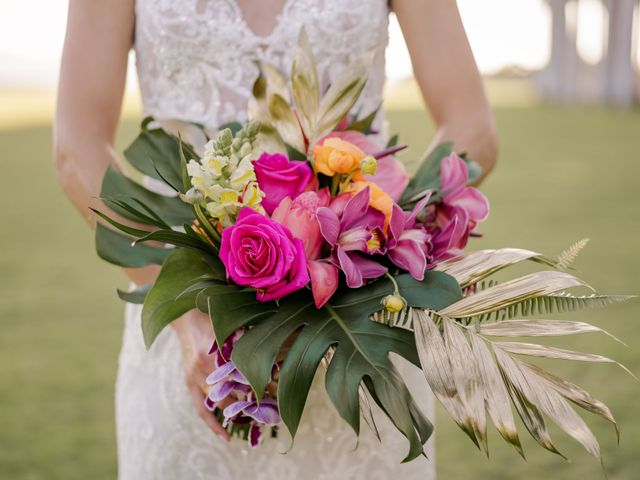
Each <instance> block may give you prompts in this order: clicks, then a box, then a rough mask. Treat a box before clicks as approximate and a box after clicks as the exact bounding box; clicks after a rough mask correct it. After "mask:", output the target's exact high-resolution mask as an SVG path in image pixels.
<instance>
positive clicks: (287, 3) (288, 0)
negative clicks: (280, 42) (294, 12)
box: [230, 0, 293, 48]
mask: <svg viewBox="0 0 640 480" xmlns="http://www.w3.org/2000/svg"><path fill="white" fill-rule="evenodd" d="M230 3H231V5H232V7H233V9H234V11H235V14H236V16H237V17H238V22H239V24H240V25H241V27H242V29H243V30H244V33H245V34H246V35H247V36H249V37H250V38H252V39H253V40H255V41H256V42H257V43H258V44H259V45H260V46H261V47H263V48H264V47H266V46H267V45H268V44H269V43H270V41H271V39H272V38H273V37H275V36H276V35H277V34H278V32H279V30H280V28H281V27H282V25H283V21H284V19H285V17H286V15H287V13H288V11H289V9H290V8H291V6H292V5H293V1H292V0H284V3H283V4H282V7H281V9H280V11H279V12H278V14H277V15H276V17H275V25H274V26H273V29H272V30H271V31H270V32H269V33H268V34H266V35H259V34H258V33H256V32H255V30H254V29H253V28H251V25H249V22H247V19H246V18H245V16H244V12H243V10H242V8H241V7H240V5H239V4H238V2H237V0H231V1H230Z"/></svg>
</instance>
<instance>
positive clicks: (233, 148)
mask: <svg viewBox="0 0 640 480" xmlns="http://www.w3.org/2000/svg"><path fill="white" fill-rule="evenodd" d="M257 132H258V127H257V125H256V124H249V125H247V126H245V127H244V128H243V129H242V130H240V131H239V132H238V133H237V134H236V136H235V138H234V136H233V135H232V134H231V130H229V129H225V130H223V131H221V132H220V133H219V134H218V136H217V137H216V138H215V139H213V140H211V141H209V142H208V143H207V144H206V145H205V151H204V155H203V157H202V159H201V160H200V162H197V161H195V160H191V161H190V162H189V163H188V164H187V173H188V174H189V177H190V178H191V184H192V185H193V187H194V189H195V190H196V191H197V192H198V193H200V194H201V196H202V197H201V198H200V197H198V196H195V195H190V196H189V198H197V199H198V200H199V202H198V203H200V204H201V205H202V206H203V207H204V208H205V209H206V211H207V213H208V214H209V215H210V216H211V217H212V218H213V219H214V220H216V221H218V222H219V223H220V224H221V225H222V226H223V227H227V226H229V225H232V224H233V222H234V221H235V218H236V215H237V213H238V212H239V211H240V209H241V208H242V207H245V206H247V207H251V208H253V209H255V210H258V211H261V210H262V207H261V205H260V204H261V202H262V199H263V198H264V193H263V192H262V191H261V190H260V187H259V186H258V183H257V181H256V174H255V171H254V168H253V163H252V159H253V158H252V155H253V145H254V143H255V139H256V135H257ZM185 198H186V196H185ZM186 201H187V200H186Z"/></svg>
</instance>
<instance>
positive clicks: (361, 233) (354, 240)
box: [337, 227, 371, 252]
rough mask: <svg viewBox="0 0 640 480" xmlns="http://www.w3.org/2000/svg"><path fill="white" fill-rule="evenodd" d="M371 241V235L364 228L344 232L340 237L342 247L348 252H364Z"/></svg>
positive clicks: (339, 241)
mask: <svg viewBox="0 0 640 480" xmlns="http://www.w3.org/2000/svg"><path fill="white" fill-rule="evenodd" d="M370 239H371V233H370V232H369V230H367V229H365V228H364V227H356V228H352V229H350V230H347V231H343V232H342V233H341V234H340V237H338V242H337V243H339V244H340V246H341V247H342V248H343V249H344V250H345V251H347V252H349V251H352V250H359V251H364V250H366V248H367V242H368V241H369V240H370Z"/></svg>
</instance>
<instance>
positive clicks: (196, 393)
mask: <svg viewBox="0 0 640 480" xmlns="http://www.w3.org/2000/svg"><path fill="white" fill-rule="evenodd" d="M189 393H190V394H191V401H192V402H193V406H194V407H195V409H196V412H197V413H198V416H199V417H200V418H201V419H202V420H203V421H204V423H206V424H207V426H208V427H209V428H210V429H211V430H212V431H213V433H215V434H216V435H219V436H220V437H222V438H224V439H225V440H227V441H228V440H229V438H230V437H229V432H227V430H226V429H225V428H224V427H223V426H222V425H220V422H218V420H217V419H216V417H214V415H213V413H211V412H210V411H209V410H207V409H206V407H205V406H204V394H203V393H202V391H201V387H200V386H199V385H197V384H192V385H189Z"/></svg>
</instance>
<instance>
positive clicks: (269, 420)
mask: <svg viewBox="0 0 640 480" xmlns="http://www.w3.org/2000/svg"><path fill="white" fill-rule="evenodd" d="M222 413H223V414H224V422H223V423H222V426H223V427H226V426H227V425H228V424H229V423H247V420H248V423H250V424H251V427H250V429H249V439H248V440H249V446H250V447H252V448H254V447H257V446H258V444H259V443H260V438H261V437H262V429H261V426H262V425H266V426H271V427H272V426H275V425H277V424H279V423H280V414H279V413H278V403H277V402H276V401H275V399H273V398H270V397H265V398H263V399H262V400H261V401H260V402H258V401H256V400H245V401H238V402H235V403H232V404H231V405H229V406H228V407H227V408H225V409H224V411H223V412H222Z"/></svg>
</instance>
